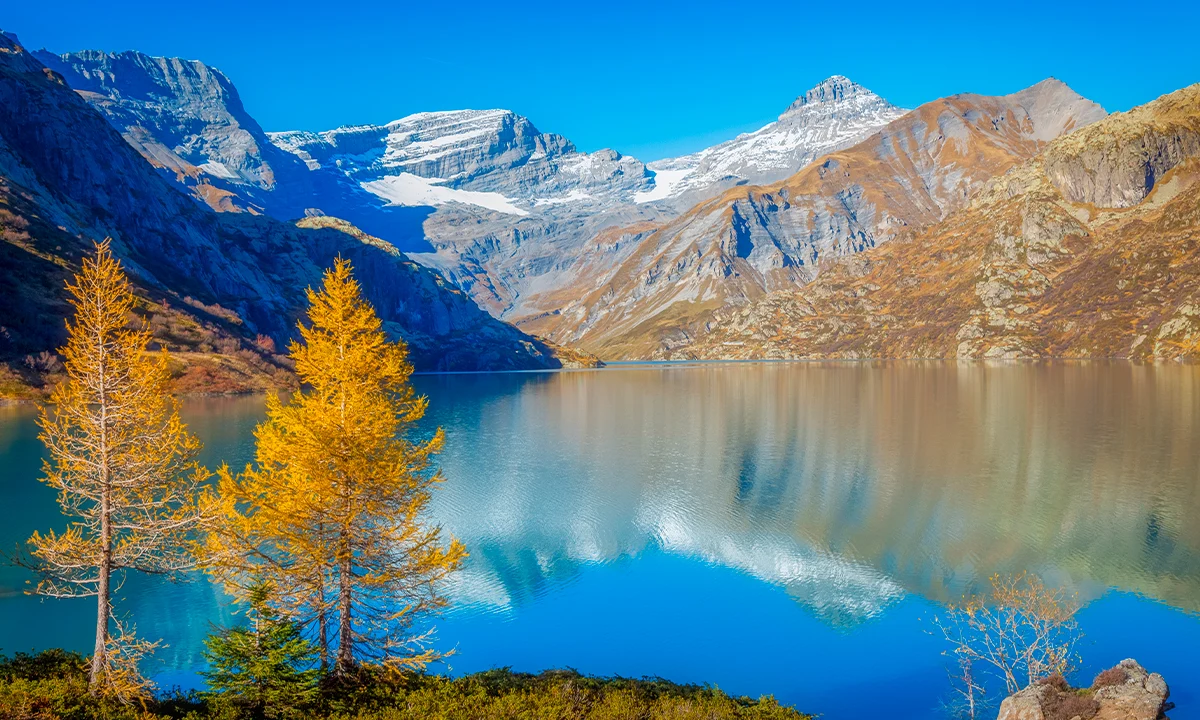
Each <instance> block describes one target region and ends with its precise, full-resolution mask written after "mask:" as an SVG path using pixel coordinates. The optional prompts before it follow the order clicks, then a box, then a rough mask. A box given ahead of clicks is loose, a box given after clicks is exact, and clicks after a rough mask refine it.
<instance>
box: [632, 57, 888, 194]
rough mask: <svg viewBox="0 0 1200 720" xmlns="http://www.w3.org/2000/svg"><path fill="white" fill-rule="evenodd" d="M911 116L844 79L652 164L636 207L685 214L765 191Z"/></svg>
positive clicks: (820, 86) (825, 83)
mask: <svg viewBox="0 0 1200 720" xmlns="http://www.w3.org/2000/svg"><path fill="white" fill-rule="evenodd" d="M906 112H908V111H907V110H903V109H901V108H898V107H896V106H895V105H892V104H891V103H889V102H888V101H886V100H884V99H883V98H881V97H879V96H878V95H876V94H875V93H873V92H871V91H870V90H868V89H866V88H864V87H863V86H861V85H859V84H858V83H855V82H853V81H851V80H850V79H848V78H845V77H843V76H841V75H834V76H833V77H830V78H828V79H826V80H824V81H822V82H821V83H820V84H818V85H817V86H816V87H814V88H812V89H811V90H809V91H808V92H806V93H804V94H803V95H801V96H800V97H798V98H796V100H795V102H793V103H792V104H791V105H790V106H789V107H788V109H787V110H785V111H784V112H783V114H782V115H780V116H779V119H777V120H776V121H775V122H773V123H770V124H769V125H766V126H764V127H762V128H760V129H759V130H756V131H755V132H752V133H744V134H742V135H738V136H737V137H736V138H734V139H732V140H728V141H726V142H723V143H720V144H718V145H714V146H713V147H710V148H706V149H704V150H701V151H700V152H698V153H693V154H691V155H685V156H683V157H677V158H669V159H667V160H657V161H655V162H652V163H650V165H649V167H650V169H651V170H653V171H654V181H655V184H654V188H653V189H652V190H650V191H649V192H644V193H639V194H638V196H637V198H636V199H637V201H638V202H653V201H663V200H667V201H670V202H671V203H672V204H674V205H675V206H677V207H680V208H683V209H686V208H688V207H691V206H692V205H694V204H695V203H697V202H700V201H702V200H707V199H708V198H710V197H712V196H714V195H717V194H719V193H720V192H721V191H723V190H726V189H728V188H731V187H734V186H735V185H746V184H750V185H762V184H765V183H771V182H776V181H778V180H783V179H784V178H786V177H788V176H790V175H792V174H794V173H795V172H796V171H797V170H800V169H801V168H803V167H804V166H806V165H808V164H809V163H811V162H812V161H813V160H816V159H817V158H818V157H820V156H822V155H824V154H826V153H830V152H833V151H835V150H841V149H842V148H846V147H850V146H851V145H854V144H856V143H858V142H860V141H862V140H864V139H866V138H867V137H869V136H870V135H871V134H873V133H874V132H875V131H877V130H878V129H879V128H881V127H883V126H884V125H887V124H888V123H889V122H891V121H893V120H895V119H896V118H899V117H900V116H902V115H904V113H906Z"/></svg>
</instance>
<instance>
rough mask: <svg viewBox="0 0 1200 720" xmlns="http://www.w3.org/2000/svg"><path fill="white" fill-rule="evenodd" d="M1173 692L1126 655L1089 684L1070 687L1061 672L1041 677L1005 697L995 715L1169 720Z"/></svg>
mask: <svg viewBox="0 0 1200 720" xmlns="http://www.w3.org/2000/svg"><path fill="white" fill-rule="evenodd" d="M1170 694H1171V692H1170V690H1169V689H1168V688H1167V683H1166V681H1165V680H1163V677H1162V675H1159V674H1158V673H1150V672H1147V671H1146V669H1145V668H1144V667H1142V666H1141V665H1140V664H1138V662H1137V661H1136V660H1122V661H1121V663H1120V664H1119V665H1116V666H1115V667H1112V668H1110V669H1108V670H1105V671H1104V672H1102V673H1100V674H1099V675H1098V676H1096V679H1095V681H1094V682H1093V683H1092V686H1091V687H1090V688H1072V687H1071V686H1070V685H1068V684H1067V682H1066V681H1065V680H1063V678H1062V676H1060V675H1054V676H1051V677H1049V678H1046V679H1044V680H1039V681H1038V682H1036V683H1034V684H1032V685H1030V686H1029V687H1027V688H1025V689H1024V690H1021V691H1020V692H1018V693H1015V694H1013V695H1011V696H1009V697H1007V698H1005V700H1004V702H1002V703H1001V704H1000V714H999V716H998V717H997V720H1167V716H1166V712H1167V711H1168V710H1170V709H1171V708H1172V707H1174V705H1173V704H1172V703H1169V702H1167V698H1168V697H1170Z"/></svg>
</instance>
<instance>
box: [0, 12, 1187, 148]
mask: <svg viewBox="0 0 1200 720" xmlns="http://www.w3.org/2000/svg"><path fill="white" fill-rule="evenodd" d="M0 28H3V29H5V30H8V31H10V32H15V33H17V35H18V36H19V37H20V38H21V40H22V42H23V43H24V44H26V45H27V46H29V47H31V48H38V47H46V48H49V49H50V50H54V51H56V52H65V51H68V50H77V49H83V48H96V49H102V50H111V51H116V50H126V49H136V50H141V51H143V52H147V53H151V54H154V55H169V56H181V57H186V58H196V59H200V60H204V61H205V62H207V63H209V64H211V65H214V66H216V67H218V68H220V69H221V70H223V71H224V72H225V73H226V74H227V75H229V77H230V78H232V79H233V81H234V83H235V84H236V85H237V87H238V89H239V91H240V92H241V95H242V99H243V101H244V103H245V105H246V107H247V109H248V110H249V111H250V113H251V114H252V115H253V116H254V117H255V118H257V119H258V121H259V122H260V123H261V124H262V125H263V126H264V127H265V128H266V129H268V130H287V129H305V130H323V129H328V128H331V127H335V126H338V125H346V124H358V123H378V122H386V121H388V120H392V119H395V118H397V117H401V116H403V115H407V114H409V113H413V112H419V111H423V110H447V109H455V108H465V107H470V108H485V107H503V108H508V109H511V110H515V111H517V112H519V113H521V114H523V115H526V116H528V117H529V118H530V119H531V120H533V122H534V124H535V125H537V127H538V128H539V129H541V130H542V131H545V132H556V133H560V134H562V135H565V136H567V137H568V138H570V139H571V140H573V141H574V142H575V143H576V144H577V145H578V146H579V147H580V148H582V149H584V150H595V149H598V148H601V147H612V148H616V149H617V150H620V151H622V152H625V153H628V154H632V155H635V156H637V157H639V158H641V159H643V160H652V159H656V158H659V157H663V156H669V155H676V154H681V153H683V152H689V151H692V150H696V149H699V148H701V147H704V146H706V145H709V144H711V143H713V142H715V141H718V140H722V139H726V138H728V137H732V136H733V135H734V134H736V133H737V132H741V131H745V130H751V129H754V128H757V127H759V126H761V125H763V124H765V123H767V122H769V121H771V120H773V119H774V118H775V116H777V115H778V114H779V113H780V112H782V111H783V109H784V108H785V107H786V106H787V105H788V104H789V103H790V102H791V101H792V99H793V98H795V97H796V96H797V95H799V94H800V93H802V92H803V91H804V90H806V89H807V88H809V87H811V86H812V85H814V84H815V83H817V82H819V81H820V80H821V79H823V78H825V77H827V76H829V75H832V74H842V75H846V76H848V77H850V78H852V79H854V80H855V81H857V82H859V83H861V84H863V85H865V86H867V87H869V88H871V89H873V90H875V91H876V92H878V93H879V94H880V95H883V96H884V97H886V98H888V99H889V100H891V101H892V102H894V103H896V104H899V105H902V106H905V107H915V106H916V105H919V104H920V103H922V102H927V101H929V100H932V99H935V98H937V97H941V96H944V95H948V94H952V93H956V92H980V93H989V94H992V93H1007V92H1012V91H1015V90H1018V89H1020V88H1022V87H1025V86H1028V85H1031V84H1033V83H1035V82H1037V81H1039V80H1041V79H1043V78H1045V77H1047V76H1051V75H1052V76H1055V77H1058V78H1059V79H1061V80H1064V81H1065V82H1067V83H1068V84H1070V85H1071V86H1072V87H1074V88H1075V89H1076V90H1077V91H1078V92H1080V93H1082V94H1083V95H1086V96H1087V97H1090V98H1092V99H1094V100H1096V101H1097V102H1099V103H1100V104H1102V105H1103V106H1104V107H1105V108H1106V109H1108V110H1110V111H1114V110H1127V109H1129V108H1130V107H1132V106H1134V105H1138V104H1141V103H1143V102H1146V101H1148V100H1151V99H1153V98H1155V97H1157V96H1158V95H1161V94H1163V93H1165V92H1170V91H1172V90H1176V89H1178V88H1180V87H1183V86H1185V85H1188V84H1191V83H1195V82H1200V50H1198V49H1197V48H1198V47H1200V41H1197V38H1198V37H1200V2H1195V0H1192V1H1191V2H1164V3H1154V2H1137V3H1134V2H1124V3H1113V2H1107V1H1106V0H1101V1H1100V2H1092V3H1083V2H1061V3H1055V2H1050V1H1049V0H1045V1H1043V2H1039V3H1023V2H1017V1H1014V0H1010V1H1009V2H1004V3H977V2H967V3H914V2H911V1H906V2H874V1H867V2H857V3H850V2H824V3H809V2H758V3H753V2H751V3H747V2H730V1H726V2H722V3H709V2H705V1H703V0H694V1H693V2H661V3H656V2H653V1H652V0H641V1H640V2H626V1H625V0H613V1H610V2H594V3H571V4H566V3H545V2H525V3H505V2H498V1H493V2H473V1H472V0H466V1H464V2H458V3H446V2H438V1H437V0H427V1H426V2H422V3H410V2H404V1H403V0H400V1H396V0H393V1H392V2H387V3H365V2H340V3H339V2H329V1H328V0H326V1H324V2H315V1H313V0H293V1H292V2H286V3H285V2H252V1H251V0H241V1H240V2H228V1H227V0H206V1H205V2H203V3H196V2H187V3H182V2H179V3H171V2H164V1H162V0H160V1H159V2H116V1H106V2H97V0H59V1H56V2H53V3H37V2H24V3H15V2H14V3H5V4H4V7H2V8H0Z"/></svg>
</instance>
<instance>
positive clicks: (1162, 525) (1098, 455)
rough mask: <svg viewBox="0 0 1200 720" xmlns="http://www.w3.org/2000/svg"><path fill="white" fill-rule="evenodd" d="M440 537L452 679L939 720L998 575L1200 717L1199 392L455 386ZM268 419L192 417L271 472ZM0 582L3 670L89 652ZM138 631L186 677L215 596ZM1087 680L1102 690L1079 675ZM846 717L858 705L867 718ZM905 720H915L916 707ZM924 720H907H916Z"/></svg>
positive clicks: (641, 379)
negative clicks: (948, 655)
mask: <svg viewBox="0 0 1200 720" xmlns="http://www.w3.org/2000/svg"><path fill="white" fill-rule="evenodd" d="M417 384H418V385H419V389H420V390H421V391H422V392H424V393H427V394H428V395H429V397H430V402H431V405H430V413H429V416H428V418H427V421H428V422H427V423H426V426H425V427H426V429H429V428H432V427H434V426H441V427H443V428H445V430H446V434H447V441H446V450H445V453H444V454H443V455H442V456H441V458H440V462H441V466H442V468H443V470H444V472H445V474H446V476H447V478H448V480H447V482H446V483H445V485H444V486H443V487H442V488H441V489H440V490H439V492H438V494H437V496H436V498H435V501H434V503H433V508H432V509H433V513H434V515H435V516H436V518H437V519H438V520H439V521H441V522H442V523H443V524H444V525H445V526H446V528H447V529H448V530H449V531H450V532H451V533H453V534H454V535H455V536H457V537H458V538H460V539H461V540H463V541H464V542H465V543H466V545H467V547H468V549H469V551H470V552H471V557H470V559H469V561H468V563H467V566H466V568H465V569H464V571H463V572H462V573H460V574H459V576H458V577H457V578H456V579H455V580H454V582H453V583H452V584H451V585H450V586H449V587H448V592H449V594H450V595H451V597H452V598H453V600H454V606H453V609H452V610H451V611H450V612H449V613H448V614H447V616H446V617H444V618H442V619H441V621H440V622H439V633H438V634H439V637H440V642H441V643H442V645H443V646H444V647H446V648H450V647H453V648H456V650H457V654H456V655H455V656H453V658H452V659H451V660H450V662H449V668H444V669H448V670H449V671H452V672H456V673H457V672H470V671H475V670H480V669H486V668H489V667H494V666H505V665H508V666H512V667H514V668H516V669H519V670H530V671H536V670H540V669H544V668H547V667H568V666H569V667H574V668H577V669H579V670H581V671H584V672H591V673H601V674H614V673H616V674H623V675H634V676H640V675H659V676H663V677H666V678H669V679H671V680H676V681H680V682H712V683H715V684H717V685H718V686H720V687H722V688H723V689H725V690H728V691H731V692H735V693H746V694H752V695H757V694H762V693H773V694H775V695H776V696H777V697H779V698H780V699H781V700H784V701H786V702H792V703H795V704H797V706H798V707H800V708H801V709H803V710H806V711H816V712H822V713H825V714H826V716H827V717H830V718H869V717H875V716H877V713H878V712H880V711H883V710H887V711H888V715H889V716H890V717H897V718H900V717H912V718H920V717H931V716H933V715H934V714H936V708H937V705H938V703H939V699H940V698H941V697H942V696H943V695H944V693H945V690H946V680H945V673H944V670H943V662H944V658H943V657H942V656H941V654H940V653H941V651H942V650H943V649H944V648H943V645H942V643H941V642H939V641H938V640H937V638H936V637H934V636H933V635H931V634H930V630H931V629H932V628H931V626H930V623H929V619H930V618H931V617H932V615H933V614H935V613H936V612H937V611H938V608H939V607H940V606H941V605H942V604H943V603H945V602H948V601H953V600H955V599H958V598H960V597H961V596H962V595H963V593H964V592H967V591H970V590H973V589H977V588H979V587H980V586H981V584H986V578H987V577H988V576H990V575H991V574H992V573H1014V572H1019V571H1022V570H1029V571H1033V572H1036V573H1038V574H1039V575H1041V576H1042V577H1043V578H1045V579H1046V580H1047V581H1048V582H1050V583H1053V584H1056V585H1063V586H1067V587H1069V588H1071V589H1072V590H1075V591H1077V592H1078V593H1079V594H1080V597H1081V599H1083V600H1084V601H1085V602H1086V603H1087V606H1086V607H1085V609H1084V610H1083V612H1082V614H1081V621H1082V623H1083V626H1084V630H1085V632H1086V633H1087V637H1086V640H1085V643H1084V646H1083V655H1084V657H1083V659H1084V668H1082V670H1081V678H1080V679H1081V680H1084V681H1086V680H1089V679H1090V676H1091V674H1094V673H1095V672H1096V671H1098V670H1099V669H1101V668H1102V667H1107V666H1109V665H1112V664H1114V663H1115V662H1117V661H1119V660H1120V659H1122V658H1124V657H1128V656H1133V657H1136V658H1138V659H1139V660H1140V661H1141V662H1142V663H1143V664H1145V665H1146V666H1147V667H1149V668H1150V669H1151V670H1154V671H1158V672H1162V673H1163V674H1164V675H1165V676H1166V678H1167V680H1168V682H1169V683H1170V684H1171V686H1172V691H1173V699H1174V700H1175V701H1176V702H1177V703H1179V706H1180V710H1179V711H1177V713H1181V714H1180V716H1181V717H1183V716H1186V715H1187V714H1188V713H1189V712H1200V700H1197V697H1196V694H1197V692H1198V691H1200V663H1198V662H1197V661H1196V659H1195V658H1194V651H1193V648H1195V647H1200V619H1198V617H1197V615H1196V612H1197V611H1198V610H1200V523H1198V522H1196V518H1197V517H1200V434H1198V432H1200V371H1198V370H1197V369H1195V368H1191V367H1181V366H1176V365H1170V366H1165V365H1164V366H1136V365H1129V364H1124V363H1093V364H1082V363H1081V364H1036V365H1034V364H1016V365H998V366H985V365H978V364H969V365H957V364H943V363H930V364H918V363H882V364H868V363H780V364H731V365H712V364H701V365H682V366H681V365H662V366H641V367H638V366H633V367H620V368H608V369H605V370H601V371H591V372H561V373H516V374H490V375H440V376H422V377H419V378H418V379H417ZM262 411H263V401H262V399H260V398H236V399H212V400H195V401H188V402H187V404H186V405H185V415H186V419H187V420H188V421H189V422H190V423H191V425H192V427H193V429H194V430H195V431H196V432H197V434H198V435H200V437H201V438H202V439H203V440H204V441H205V442H206V456H205V460H206V462H208V463H210V464H213V465H215V464H216V463H218V462H221V461H227V462H229V463H230V464H231V465H234V466H239V465H241V464H243V463H245V462H246V461H247V460H248V459H249V458H250V456H251V454H252V446H251V445H250V442H251V438H250V431H251V430H252V428H253V426H254V424H255V423H256V422H257V421H258V420H260V419H261V416H262ZM40 453H41V447H40V445H39V444H38V443H37V441H36V428H35V427H34V425H33V422H32V414H31V413H30V411H29V410H28V409H24V408H9V409H0V468H2V470H0V472H2V475H0V488H3V490H4V492H5V496H4V497H5V498H6V499H8V503H6V504H5V505H4V506H3V507H0V543H2V544H3V547H12V546H13V544H14V543H16V542H17V541H19V540H21V539H23V538H24V537H26V536H27V535H28V534H29V533H30V532H31V531H32V530H33V529H35V528H47V527H53V526H55V524H56V523H57V522H59V521H57V520H56V517H55V506H54V497H53V493H52V492H50V491H49V490H47V489H46V488H45V487H43V486H41V485H40V484H38V483H37V482H36V480H35V478H36V477H37V475H38V467H39V464H40ZM24 579H25V576H24V575H23V574H22V573H21V572H19V571H18V570H16V569H14V568H7V569H3V570H0V612H2V613H3V614H2V615H0V617H3V618H4V619H3V620H0V648H3V649H4V650H14V649H26V648H31V647H46V646H53V645H59V646H66V647H74V648H78V649H81V650H86V649H87V646H88V642H87V639H88V632H89V627H90V626H91V622H92V621H91V620H90V619H89V618H90V617H91V612H90V607H88V605H87V603H86V601H84V602H78V601H45V602H42V601H40V600H38V599H36V598H30V597H26V596H24V595H23V594H22V592H21V590H22V583H23V582H24ZM122 609H123V610H126V611H128V612H130V613H131V614H132V616H133V617H134V619H135V620H136V621H137V623H138V626H139V629H140V630H141V632H142V633H143V634H145V635H148V636H152V637H163V638H165V639H166V640H167V642H168V643H169V644H170V647H169V648H167V649H166V650H164V651H162V652H160V654H159V657H158V658H157V662H158V663H159V665H158V666H157V668H156V669H157V671H158V672H159V674H160V677H161V678H163V679H165V680H166V681H168V682H170V681H173V680H181V681H184V682H186V681H188V680H189V679H190V678H191V675H190V673H191V672H192V671H194V669H195V668H197V667H198V666H199V665H200V664H201V659H200V656H199V650H200V647H201V639H202V638H203V636H204V635H205V634H206V633H207V632H209V630H210V629H211V625H212V624H213V623H226V622H231V621H236V620H235V619H234V618H233V617H232V615H231V612H230V609H229V608H228V606H227V603H226V601H225V598H223V597H222V595H221V593H220V592H219V591H217V590H215V589H213V588H212V587H211V586H209V585H207V584H205V583H204V582H196V583H191V584H187V585H177V586H167V587H161V586H156V585H153V584H149V583H136V582H134V583H131V585H130V594H129V597H128V598H127V599H126V600H125V601H124V603H123V605H122ZM1082 676H1087V677H1082ZM847 698H853V701H852V702H848V701H847ZM897 708H902V710H900V711H898V710H897ZM905 713H907V714H905Z"/></svg>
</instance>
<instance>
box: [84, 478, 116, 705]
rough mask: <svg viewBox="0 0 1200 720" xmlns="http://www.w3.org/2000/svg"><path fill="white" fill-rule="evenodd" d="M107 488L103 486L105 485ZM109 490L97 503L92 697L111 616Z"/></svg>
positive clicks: (104, 659)
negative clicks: (98, 535)
mask: <svg viewBox="0 0 1200 720" xmlns="http://www.w3.org/2000/svg"><path fill="white" fill-rule="evenodd" d="M106 485H107V483H106ZM109 493H110V490H109V489H108V488H107V487H105V489H104V491H103V494H102V495H101V499H100V567H99V568H97V570H98V581H97V583H96V648H95V650H94V651H93V653H92V670H91V674H90V675H89V677H88V684H89V685H90V687H91V690H92V694H93V695H95V694H97V693H98V691H99V689H100V683H101V681H102V680H104V679H105V678H104V676H105V675H106V674H107V671H108V618H109V615H110V614H111V607H110V604H109V594H110V593H109V580H110V578H111V577H112V525H111V524H110V520H109V515H110V513H111V511H112V509H111V507H110V502H111V498H110V496H109Z"/></svg>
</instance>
